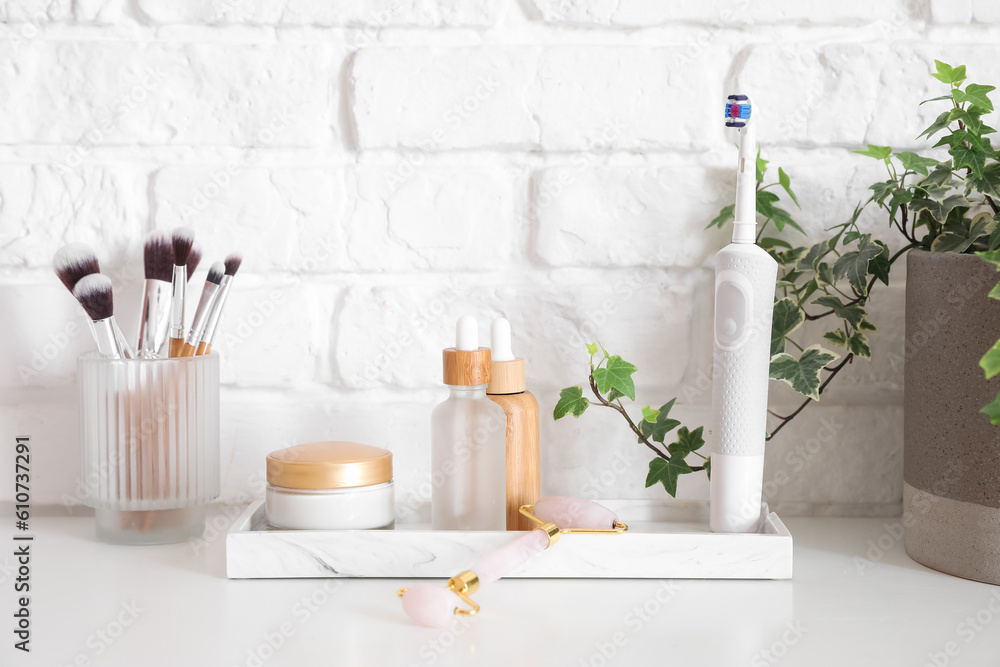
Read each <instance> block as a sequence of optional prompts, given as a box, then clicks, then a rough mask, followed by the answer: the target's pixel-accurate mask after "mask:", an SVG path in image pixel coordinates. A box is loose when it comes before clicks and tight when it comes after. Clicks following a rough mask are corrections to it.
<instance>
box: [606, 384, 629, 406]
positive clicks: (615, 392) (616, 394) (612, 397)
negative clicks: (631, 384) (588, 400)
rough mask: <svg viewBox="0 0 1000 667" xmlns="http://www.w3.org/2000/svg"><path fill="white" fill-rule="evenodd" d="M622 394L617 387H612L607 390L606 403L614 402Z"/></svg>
mask: <svg viewBox="0 0 1000 667" xmlns="http://www.w3.org/2000/svg"><path fill="white" fill-rule="evenodd" d="M624 395H625V394H623V393H621V392H620V391H618V390H617V389H614V388H612V389H611V391H609V392H608V403H614V402H615V401H617V400H618V399H619V398H621V397H622V396H624Z"/></svg>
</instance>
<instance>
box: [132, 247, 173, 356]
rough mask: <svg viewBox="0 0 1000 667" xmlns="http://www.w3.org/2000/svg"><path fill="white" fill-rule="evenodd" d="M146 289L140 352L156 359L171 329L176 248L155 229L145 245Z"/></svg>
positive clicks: (142, 313) (141, 319)
mask: <svg viewBox="0 0 1000 667" xmlns="http://www.w3.org/2000/svg"><path fill="white" fill-rule="evenodd" d="M143 265H144V268H145V270H146V291H145V293H144V294H143V297H142V311H141V312H140V315H139V317H140V319H139V344H138V345H137V349H138V351H139V354H140V355H141V356H143V357H145V358H147V359H150V358H155V357H156V356H157V355H158V354H159V352H160V348H162V347H163V345H164V343H166V342H167V334H168V333H169V328H170V291H171V280H172V279H173V273H174V248H173V244H172V243H171V241H170V237H169V236H167V235H166V234H165V233H164V232H161V231H152V232H150V233H149V236H147V237H146V243H145V246H144V247H143Z"/></svg>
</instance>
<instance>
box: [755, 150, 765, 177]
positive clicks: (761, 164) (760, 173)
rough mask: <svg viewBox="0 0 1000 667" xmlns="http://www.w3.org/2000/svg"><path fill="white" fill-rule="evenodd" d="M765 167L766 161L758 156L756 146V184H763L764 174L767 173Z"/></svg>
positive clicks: (758, 152) (758, 151)
mask: <svg viewBox="0 0 1000 667" xmlns="http://www.w3.org/2000/svg"><path fill="white" fill-rule="evenodd" d="M767 165H768V161H767V160H765V159H764V158H762V157H761V156H760V146H757V164H756V167H757V169H756V172H757V174H756V175H757V182H758V183H763V182H764V174H766V173H767Z"/></svg>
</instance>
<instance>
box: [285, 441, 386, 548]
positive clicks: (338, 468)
mask: <svg viewBox="0 0 1000 667" xmlns="http://www.w3.org/2000/svg"><path fill="white" fill-rule="evenodd" d="M265 505H266V509H267V523H268V524H270V525H271V526H272V527H274V528H290V529H294V530H357V529H368V528H384V527H386V526H388V525H390V524H391V523H392V522H393V519H394V515H395V485H394V483H393V481H392V452H390V451H389V450H387V449H381V448H379V447H372V446H370V445H362V444H359V443H356V442H311V443H307V444H304V445H295V446H294V447H288V448H287V449H280V450H278V451H276V452H271V453H270V454H268V455H267V491H266V498H265Z"/></svg>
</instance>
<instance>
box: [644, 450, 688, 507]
mask: <svg viewBox="0 0 1000 667" xmlns="http://www.w3.org/2000/svg"><path fill="white" fill-rule="evenodd" d="M691 472H693V471H692V470H691V466H689V465H688V464H687V463H685V462H684V461H679V460H677V459H671V460H670V461H665V460H663V459H661V458H659V457H657V458H655V459H653V460H652V461H650V462H649V474H647V475H646V488H647V489H648V488H649V487H651V486H653V485H654V484H656V483H657V482H659V483H660V484H663V488H664V489H666V490H667V493H669V494H670V496H671V497H673V498H676V497H677V478H678V477H680V476H681V475H687V474H688V473H691Z"/></svg>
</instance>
